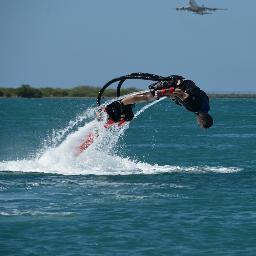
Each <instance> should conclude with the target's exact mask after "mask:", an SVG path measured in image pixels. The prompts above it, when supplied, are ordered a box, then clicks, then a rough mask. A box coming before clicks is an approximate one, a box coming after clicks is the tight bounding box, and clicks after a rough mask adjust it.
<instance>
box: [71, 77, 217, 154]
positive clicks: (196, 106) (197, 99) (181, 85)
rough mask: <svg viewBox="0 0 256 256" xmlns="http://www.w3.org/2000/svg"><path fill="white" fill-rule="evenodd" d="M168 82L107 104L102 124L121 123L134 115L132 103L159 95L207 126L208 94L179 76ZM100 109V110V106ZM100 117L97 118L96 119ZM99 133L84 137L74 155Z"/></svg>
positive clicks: (209, 116)
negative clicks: (106, 118)
mask: <svg viewBox="0 0 256 256" xmlns="http://www.w3.org/2000/svg"><path fill="white" fill-rule="evenodd" d="M173 77H175V79H173V78H172V79H170V81H160V82H156V83H153V84H151V85H149V90H146V91H141V92H137V93H134V94H131V95H128V96H126V97H124V98H123V99H120V100H116V101H113V102H111V103H110V104H108V105H107V106H106V107H105V108H104V109H103V111H104V112H106V113H107V115H108V120H107V122H106V123H105V125H104V127H105V128H109V127H111V126H112V125H114V124H115V123H117V125H118V126H122V125H123V124H125V122H129V121H131V120H132V119H133V118H134V114H133V106H134V105H135V104H136V103H141V102H146V101H151V100H158V99H160V98H161V97H165V96H167V97H170V98H171V99H172V100H174V101H175V103H177V104H178V105H181V106H184V107H185V108H186V109H187V110H188V111H190V112H194V113H195V114H196V120H197V122H198V124H199V126H200V127H201V128H205V129H207V128H210V127H211V126H212V125H213V118H212V117H211V115H210V114H209V113H208V112H209V111H210V105H209V97H208V96H207V94H206V93H205V92H204V91H202V90H201V89H200V88H199V87H198V86H196V85H195V83H194V82H193V81H192V80H184V78H183V77H181V76H173ZM101 110H102V109H101ZM99 120H100V118H99ZM97 136H98V134H97V132H96V133H95V132H90V133H89V134H88V135H87V137H86V138H85V140H84V141H83V142H82V143H81V144H80V146H78V147H77V150H76V153H75V154H76V155H79V154H80V153H82V152H83V151H84V150H85V149H87V148H88V147H89V146H90V145H91V144H92V143H93V142H94V140H95V138H96V137H97Z"/></svg>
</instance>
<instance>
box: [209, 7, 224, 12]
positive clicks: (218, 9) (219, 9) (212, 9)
mask: <svg viewBox="0 0 256 256" xmlns="http://www.w3.org/2000/svg"><path fill="white" fill-rule="evenodd" d="M204 8H205V9H206V10H207V11H226V10H227V8H210V7H204Z"/></svg>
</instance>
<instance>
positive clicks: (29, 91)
mask: <svg viewBox="0 0 256 256" xmlns="http://www.w3.org/2000/svg"><path fill="white" fill-rule="evenodd" d="M100 89H101V88H100V87H95V86H88V85H83V86H77V87H74V88H71V89H64V88H52V87H41V88H33V87H31V86H30V85H22V86H21V87H18V88H4V87H2V88H1V87H0V99H1V98H52V99H53V98H56V99H57V98H96V97H97V96H98V93H99V91H100ZM141 90H142V89H139V88H136V87H130V88H124V89H121V95H127V94H130V93H134V92H138V91H141ZM207 94H208V95H209V97H210V98H256V92H255V93H253V92H207ZM103 96H104V97H108V98H115V97H116V89H113V88H110V89H108V88H107V89H106V90H105V91H104V95H103Z"/></svg>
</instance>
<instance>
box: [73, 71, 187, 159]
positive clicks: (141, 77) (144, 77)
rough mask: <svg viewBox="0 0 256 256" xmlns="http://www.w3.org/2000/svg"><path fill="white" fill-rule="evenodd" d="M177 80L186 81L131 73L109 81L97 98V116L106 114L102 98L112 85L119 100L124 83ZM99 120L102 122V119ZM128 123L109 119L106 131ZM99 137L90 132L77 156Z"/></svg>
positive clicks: (78, 148)
mask: <svg viewBox="0 0 256 256" xmlns="http://www.w3.org/2000/svg"><path fill="white" fill-rule="evenodd" d="M176 79H184V78H183V77H182V76H177V75H171V76H159V75H155V74H150V73H142V72H136V73H131V74H128V75H124V76H120V77H117V78H114V79H112V80H110V81H108V82H107V83H106V84H105V85H104V86H103V87H102V88H101V90H100V91H99V93H98V97H97V105H98V109H97V113H96V114H98V116H100V115H101V113H102V112H106V110H105V107H104V106H102V105H101V98H102V96H103V93H104V91H105V90H106V89H107V88H108V87H109V86H110V85H112V84H115V83H117V87H116V98H119V97H120V96H121V87H122V85H123V84H124V82H125V81H127V80H146V81H151V82H154V84H156V83H158V82H169V81H174V80H176ZM149 88H150V87H149ZM150 89H151V88H150ZM98 120H100V118H99V119H98ZM126 122H127V121H125V120H124V119H121V120H120V121H119V122H115V121H114V120H113V119H111V118H110V117H108V119H107V121H106V123H105V124H104V129H108V128H110V127H112V126H116V127H121V126H123V125H124V124H125V123H126ZM98 136H99V133H98V132H97V131H91V132H89V133H88V134H87V136H86V137H85V139H84V140H83V142H82V143H81V144H80V145H79V146H78V147H77V148H76V152H75V155H76V156H78V155H80V154H81V153H82V152H83V151H84V150H86V149H87V148H88V147H90V146H91V145H92V144H93V142H94V141H95V139H96V138H97V137H98Z"/></svg>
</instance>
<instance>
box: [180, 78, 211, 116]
mask: <svg viewBox="0 0 256 256" xmlns="http://www.w3.org/2000/svg"><path fill="white" fill-rule="evenodd" d="M177 88H179V89H181V90H182V91H183V92H186V93H187V94H188V95H189V96H188V98H186V99H185V100H180V99H179V98H175V101H176V102H177V103H178V104H181V105H183V106H184V107H185V108H186V109H187V110H189V111H191V112H195V113H198V112H203V113H208V111H209V110H210V105H209V98H208V96H207V94H206V93H205V92H204V91H202V90H201V89H200V88H199V87H198V86H196V85H195V83H194V82H193V81H191V80H184V81H182V83H181V84H180V85H179V86H178V87H177Z"/></svg>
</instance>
